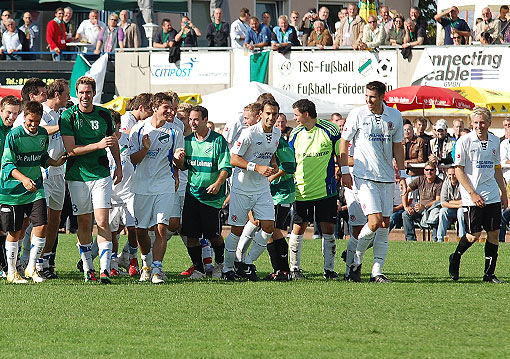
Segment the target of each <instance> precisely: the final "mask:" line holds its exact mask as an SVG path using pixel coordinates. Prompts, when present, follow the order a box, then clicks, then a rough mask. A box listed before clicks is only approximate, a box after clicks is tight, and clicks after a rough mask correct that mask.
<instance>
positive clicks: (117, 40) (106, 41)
mask: <svg viewBox="0 0 510 359" xmlns="http://www.w3.org/2000/svg"><path fill="white" fill-rule="evenodd" d="M118 23H119V16H118V15H117V14H116V13H112V14H110V17H109V18H108V26H106V27H105V28H103V29H101V32H100V33H99V37H98V38H97V44H96V50H95V51H94V53H95V54H96V55H97V54H99V53H101V52H114V51H115V49H123V48H124V30H122V27H120V26H117V24H118Z"/></svg>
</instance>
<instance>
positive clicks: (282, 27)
mask: <svg viewBox="0 0 510 359" xmlns="http://www.w3.org/2000/svg"><path fill="white" fill-rule="evenodd" d="M299 45H300V44H299V40H298V37H297V31H296V29H295V28H293V27H292V26H289V19H288V17H287V15H281V16H280V17H279V18H278V26H275V27H274V29H273V33H272V34H271V48H272V49H273V50H278V49H280V48H283V49H286V48H288V47H290V46H299Z"/></svg>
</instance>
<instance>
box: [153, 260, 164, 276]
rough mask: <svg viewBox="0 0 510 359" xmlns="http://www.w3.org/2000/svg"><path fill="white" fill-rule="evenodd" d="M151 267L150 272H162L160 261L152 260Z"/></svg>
mask: <svg viewBox="0 0 510 359" xmlns="http://www.w3.org/2000/svg"><path fill="white" fill-rule="evenodd" d="M151 268H152V274H155V273H160V274H161V273H163V263H161V261H153V262H152V266H151Z"/></svg>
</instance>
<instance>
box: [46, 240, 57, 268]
mask: <svg viewBox="0 0 510 359" xmlns="http://www.w3.org/2000/svg"><path fill="white" fill-rule="evenodd" d="M57 245H58V232H57V238H55V244H53V248H52V249H51V254H50V259H49V260H48V263H49V264H50V267H55V254H56V253H57Z"/></svg>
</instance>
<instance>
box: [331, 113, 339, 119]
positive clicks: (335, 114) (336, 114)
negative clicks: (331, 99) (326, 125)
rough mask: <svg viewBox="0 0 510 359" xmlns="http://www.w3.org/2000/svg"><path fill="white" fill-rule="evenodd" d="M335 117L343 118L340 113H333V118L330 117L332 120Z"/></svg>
mask: <svg viewBox="0 0 510 359" xmlns="http://www.w3.org/2000/svg"><path fill="white" fill-rule="evenodd" d="M334 116H337V117H342V115H341V114H339V113H338V112H333V113H332V114H331V117H330V118H333V117H334Z"/></svg>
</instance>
